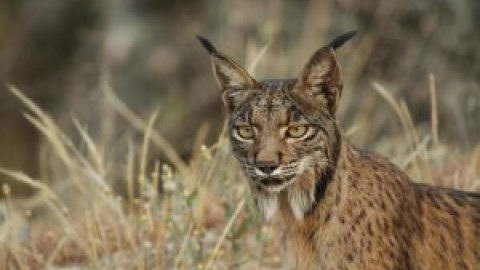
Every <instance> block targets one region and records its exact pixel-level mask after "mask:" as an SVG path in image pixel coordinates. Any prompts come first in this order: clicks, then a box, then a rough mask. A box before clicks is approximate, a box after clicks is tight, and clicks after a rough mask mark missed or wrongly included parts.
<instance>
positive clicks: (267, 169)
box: [258, 165, 278, 174]
mask: <svg viewBox="0 0 480 270" xmlns="http://www.w3.org/2000/svg"><path fill="white" fill-rule="evenodd" d="M277 167H278V166H276V165H262V166H258V169H259V170H260V171H262V172H263V173H265V174H271V173H272V172H273V171H275V169H276V168H277Z"/></svg>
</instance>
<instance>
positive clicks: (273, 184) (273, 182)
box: [256, 175, 294, 192]
mask: <svg viewBox="0 0 480 270" xmlns="http://www.w3.org/2000/svg"><path fill="white" fill-rule="evenodd" d="M293 179H294V175H292V176H288V177H282V178H280V177H268V178H261V179H258V180H257V181H256V182H257V184H258V185H259V186H260V187H262V188H264V189H265V190H266V191H272V192H278V191H280V190H282V189H284V188H285V187H287V186H288V185H289V184H290V183H292V182H293Z"/></svg>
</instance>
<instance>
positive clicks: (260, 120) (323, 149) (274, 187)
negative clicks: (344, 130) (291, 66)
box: [199, 33, 353, 218]
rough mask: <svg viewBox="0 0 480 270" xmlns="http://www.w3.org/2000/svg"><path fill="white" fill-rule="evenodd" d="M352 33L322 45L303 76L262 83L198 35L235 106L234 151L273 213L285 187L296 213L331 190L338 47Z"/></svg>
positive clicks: (338, 90)
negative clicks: (326, 189)
mask: <svg viewBox="0 0 480 270" xmlns="http://www.w3.org/2000/svg"><path fill="white" fill-rule="evenodd" d="M351 36H353V34H352V33H349V34H346V35H344V36H342V37H340V38H339V39H337V40H335V41H334V42H333V43H332V44H330V45H329V46H326V47H323V48H321V49H320V50H318V51H317V52H316V53H315V54H314V55H313V56H312V57H311V58H310V60H309V61H308V62H307V64H306V65H305V67H304V69H303V71H302V72H301V73H300V76H299V77H298V78H297V79H289V80H267V81H261V82H257V81H256V80H255V79H254V78H252V77H251V76H250V75H249V74H248V73H247V72H246V71H245V70H244V69H243V68H242V67H240V66H239V65H238V64H237V63H235V61H233V60H232V59H231V58H230V57H228V56H226V55H224V54H222V53H220V52H218V51H217V50H216V49H215V47H213V45H212V44H211V43H210V42H208V41H207V40H206V39H204V38H199V39H200V41H201V42H202V44H203V45H204V46H205V48H206V49H207V50H208V51H209V52H210V54H211V57H212V65H213V71H214V74H215V77H216V79H217V82H218V84H219V86H220V89H221V90H222V92H223V100H224V103H225V105H226V107H227V108H228V110H229V136H230V141H231V144H232V148H233V153H234V155H235V157H236V158H237V160H238V161H239V163H240V165H241V167H242V169H243V171H244V173H245V175H246V176H247V178H248V179H249V184H250V187H251V190H252V192H253V193H254V195H256V196H255V197H256V199H257V202H258V205H259V207H260V209H261V210H262V211H263V212H264V213H265V215H266V216H267V218H268V217H269V216H271V215H272V214H273V213H274V212H276V207H277V194H279V193H280V192H282V191H284V190H286V191H287V195H288V200H289V202H290V205H291V208H292V210H293V212H294V214H295V216H297V217H302V216H303V214H304V212H305V211H308V210H309V208H310V207H311V205H312V203H313V202H314V201H315V200H316V197H317V195H318V194H320V195H321V193H322V192H323V191H324V188H325V186H326V183H325V181H326V180H324V179H329V178H330V177H329V174H331V171H332V170H331V168H332V167H333V166H335V165H336V162H337V157H338V152H339V141H340V139H339V137H340V134H339V131H338V128H337V125H336V120H335V111H336V108H337V105H338V100H339V97H340V94H341V89H342V80H341V72H340V68H339V65H338V62H337V60H336V58H335V54H334V50H333V49H334V48H336V47H338V46H340V45H341V44H342V43H343V42H345V41H346V40H348V39H349V38H351ZM322 190H323V191H322Z"/></svg>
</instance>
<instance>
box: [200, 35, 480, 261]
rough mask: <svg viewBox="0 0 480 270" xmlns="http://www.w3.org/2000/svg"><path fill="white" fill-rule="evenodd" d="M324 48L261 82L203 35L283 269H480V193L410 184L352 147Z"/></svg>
mask: <svg viewBox="0 0 480 270" xmlns="http://www.w3.org/2000/svg"><path fill="white" fill-rule="evenodd" d="M353 35H354V32H348V33H345V34H343V35H341V36H339V37H338V38H336V39H335V40H333V41H332V42H331V43H330V44H329V45H327V46H325V47H322V48H320V49H319V50H318V51H316V52H315V53H314V54H313V56H311V58H310V59H309V60H308V61H307V63H306V65H305V66H304V68H303V70H301V72H300V73H299V76H298V77H297V78H296V79H274V80H263V81H257V80H255V79H254V78H252V77H251V76H250V75H249V74H248V73H247V72H246V71H245V70H244V69H243V68H242V67H241V66H240V65H238V64H237V63H236V62H235V61H233V59H232V58H230V57H229V56H227V55H225V54H223V53H221V52H219V51H218V50H217V49H216V48H215V47H214V46H213V45H212V44H211V43H210V42H209V41H207V40H206V39H205V38H202V37H199V39H200V41H201V43H202V44H203V46H204V47H205V48H206V49H207V51H208V52H209V53H210V56H211V61H212V66H213V73H214V75H215V78H216V80H217V82H218V85H219V86H220V89H221V91H222V95H223V100H224V103H225V106H226V107H227V110H228V112H229V129H228V130H229V136H230V141H231V146H232V150H233V153H234V155H235V157H236V159H237V160H238V162H239V164H240V166H241V168H242V170H243V172H244V173H245V175H246V177H247V179H248V185H249V186H250V189H251V192H252V194H253V196H254V198H255V200H256V203H257V205H258V208H259V210H260V211H261V212H262V213H263V214H264V216H265V217H266V218H267V219H269V218H272V217H275V218H278V219H279V221H280V223H281V224H282V225H283V243H284V249H285V255H286V256H285V257H286V262H285V263H286V266H287V267H288V268H289V269H307V270H308V269H415V270H417V269H418V270H419V269H425V270H427V269H480V194H477V193H470V192H462V191H457V190H452V189H446V188H438V187H432V186H428V185H424V184H418V183H414V182H412V181H411V180H410V179H409V177H408V176H407V175H406V174H405V173H404V172H403V171H402V170H400V169H399V168H398V167H396V166H395V165H394V164H392V163H390V162H389V161H388V160H386V159H385V158H383V157H380V156H378V155H376V154H373V153H369V152H366V151H362V150H359V149H357V148H355V147H354V146H352V145H351V144H350V143H349V142H348V141H346V139H345V138H344V137H343V136H342V132H341V131H340V129H339V127H338V124H337V120H336V117H335V113H336V111H337V107H338V104H339V100H340V96H341V94H342V73H341V70H340V66H339V63H338V61H337V59H336V53H335V50H336V49H338V48H339V47H340V46H341V45H342V44H343V43H344V42H346V41H347V40H349V39H350V38H351V37H352V36H353Z"/></svg>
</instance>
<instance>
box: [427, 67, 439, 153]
mask: <svg viewBox="0 0 480 270" xmlns="http://www.w3.org/2000/svg"><path fill="white" fill-rule="evenodd" d="M428 85H429V87H428V89H429V90H430V102H431V103H430V104H431V110H432V112H431V117H432V119H431V124H432V137H433V145H434V146H435V147H436V146H438V111H437V90H436V87H435V76H434V75H433V74H432V73H430V74H429V75H428Z"/></svg>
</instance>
